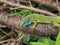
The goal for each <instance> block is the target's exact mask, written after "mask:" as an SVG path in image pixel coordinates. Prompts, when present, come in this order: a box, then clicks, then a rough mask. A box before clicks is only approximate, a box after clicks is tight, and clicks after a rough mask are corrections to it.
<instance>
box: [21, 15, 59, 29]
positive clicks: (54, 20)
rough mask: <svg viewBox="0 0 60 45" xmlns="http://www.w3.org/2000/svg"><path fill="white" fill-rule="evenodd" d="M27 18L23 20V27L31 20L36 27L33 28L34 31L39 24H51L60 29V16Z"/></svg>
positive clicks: (29, 16) (28, 16) (32, 16)
mask: <svg viewBox="0 0 60 45" xmlns="http://www.w3.org/2000/svg"><path fill="white" fill-rule="evenodd" d="M25 18H26V20H25ZM25 18H24V19H23V20H22V23H21V25H22V24H23V23H24V22H25V21H27V20H28V19H31V20H32V21H33V23H34V25H33V26H32V28H33V29H34V28H35V26H36V24H37V23H51V24H53V25H55V26H57V27H60V24H59V23H60V16H45V15H43V14H30V15H27V16H26V17H25ZM21 25H20V26H21Z"/></svg>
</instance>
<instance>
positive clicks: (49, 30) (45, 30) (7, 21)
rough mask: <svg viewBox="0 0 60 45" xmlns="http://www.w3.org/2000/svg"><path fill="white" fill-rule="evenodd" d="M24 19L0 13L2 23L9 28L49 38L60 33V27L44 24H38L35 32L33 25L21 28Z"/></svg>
mask: <svg viewBox="0 0 60 45" xmlns="http://www.w3.org/2000/svg"><path fill="white" fill-rule="evenodd" d="M22 18H23V17H21V16H6V15H5V14H4V13H0V23H2V24H4V25H6V26H8V27H12V28H14V29H17V30H18V31H22V32H25V33H28V34H34V35H38V36H49V37H55V36H57V34H58V32H59V28H58V27H55V26H53V25H52V24H43V23H38V24H37V25H36V27H35V29H34V30H33V31H32V28H31V25H29V26H27V27H24V28H21V27H20V21H21V19H22Z"/></svg>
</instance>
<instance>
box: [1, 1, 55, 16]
mask: <svg viewBox="0 0 60 45" xmlns="http://www.w3.org/2000/svg"><path fill="white" fill-rule="evenodd" d="M0 2H1V3H5V4H8V5H11V6H15V7H18V8H24V9H28V10H31V11H34V12H38V13H43V14H46V15H49V16H55V14H53V13H51V12H48V11H45V10H41V9H37V8H33V7H28V6H24V5H21V4H17V3H12V2H9V1H6V0H0Z"/></svg>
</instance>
